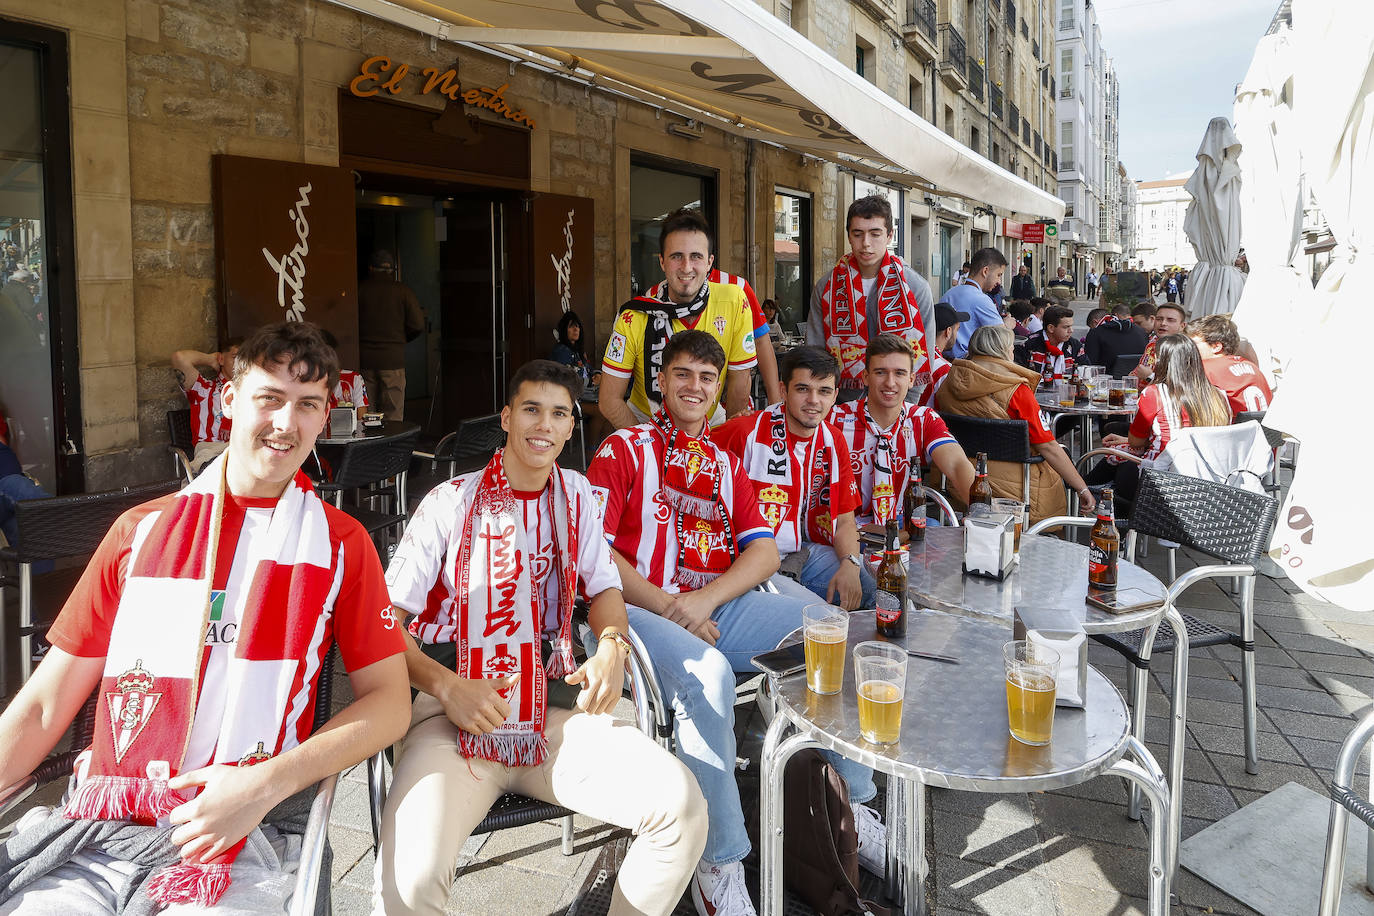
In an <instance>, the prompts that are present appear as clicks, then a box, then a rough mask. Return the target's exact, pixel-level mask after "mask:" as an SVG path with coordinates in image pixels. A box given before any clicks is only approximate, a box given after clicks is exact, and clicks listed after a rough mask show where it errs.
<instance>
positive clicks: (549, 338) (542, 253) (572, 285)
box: [530, 194, 601, 363]
mask: <svg viewBox="0 0 1374 916" xmlns="http://www.w3.org/2000/svg"><path fill="white" fill-rule="evenodd" d="M530 217H531V219H530V226H531V227H532V235H533V237H532V239H531V243H532V245H531V247H532V258H533V262H532V264H531V270H530V274H531V276H532V277H533V280H534V341H535V348H534V349H535V352H536V353H538V354H539V355H540V356H544V355H546V354H547V351H548V349H549V348H550V347H552V346H553V341H554V336H553V334H554V329H555V328H557V326H558V322H559V320H560V319H561V318H562V317H563V313H564V312H568V311H573V312H577V317H578V318H580V319H581V320H582V335H583V342H582V350H583V352H585V353H586V354H587V356H588V358H589V359H591V361H592V362H593V363H596V362H597V360H599V359H600V357H601V352H600V351H599V350H597V349H596V342H595V341H594V340H593V339H592V331H593V329H594V327H595V325H596V263H595V260H594V259H595V257H596V222H595V218H596V209H595V203H594V201H592V200H590V199H588V198H585V197H568V196H565V195H562V194H538V195H535V197H534V198H533V200H532V201H531V208H530Z"/></svg>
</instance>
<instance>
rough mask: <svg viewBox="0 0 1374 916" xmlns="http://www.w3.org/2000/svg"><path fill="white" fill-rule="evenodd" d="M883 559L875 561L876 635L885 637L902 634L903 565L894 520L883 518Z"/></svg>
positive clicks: (904, 620) (904, 570)
mask: <svg viewBox="0 0 1374 916" xmlns="http://www.w3.org/2000/svg"><path fill="white" fill-rule="evenodd" d="M884 534H885V538H884V549H883V561H882V562H881V563H879V564H878V635H879V636H886V637H888V638H889V639H895V638H897V637H901V636H905V635H906V567H904V566H903V565H902V545H901V540H900V538H899V537H898V534H897V520H896V519H895V518H893V519H888V520H887V526H886V531H885V532H884Z"/></svg>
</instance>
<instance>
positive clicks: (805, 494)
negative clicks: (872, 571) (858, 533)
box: [744, 404, 840, 553]
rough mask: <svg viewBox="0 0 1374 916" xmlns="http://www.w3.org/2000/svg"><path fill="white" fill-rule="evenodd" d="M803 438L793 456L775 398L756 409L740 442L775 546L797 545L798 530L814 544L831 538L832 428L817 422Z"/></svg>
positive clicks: (835, 467) (835, 453)
mask: <svg viewBox="0 0 1374 916" xmlns="http://www.w3.org/2000/svg"><path fill="white" fill-rule="evenodd" d="M805 442H806V451H805V453H804V455H803V457H802V460H801V461H798V460H797V458H796V455H795V453H794V452H793V450H792V449H791V448H789V447H788V440H787V417H786V416H785V415H784V414H783V408H782V405H781V404H774V405H773V406H772V407H769V408H768V409H767V410H764V411H761V412H760V413H759V415H758V417H757V418H756V419H755V421H754V431H753V433H752V435H750V437H749V440H748V442H747V443H746V446H745V448H746V452H745V461H744V466H745V468H746V469H748V471H749V477H750V478H751V479H752V480H753V481H754V482H755V484H757V486H756V487H755V489H756V490H757V491H758V498H759V508H760V509H761V510H762V512H763V516H764V518H766V519H768V523H769V524H770V525H772V526H773V531H774V533H775V534H777V535H778V549H779V550H781V551H782V552H784V553H790V552H791V551H794V550H798V549H800V547H801V541H802V531H805V535H806V540H807V541H810V542H811V543H813V544H832V543H834V536H835V529H834V524H835V520H834V517H833V516H832V515H831V512H830V491H831V488H832V487H837V486H839V481H840V465H839V453H840V450H839V448H837V447H836V444H835V431H834V429H832V428H831V426H830V424H829V423H822V424H821V425H820V426H819V427H818V428H817V429H816V432H815V434H814V435H813V436H812V437H811V438H810V439H807V440H805ZM794 497H799V499H796V501H797V502H798V505H797V506H795V507H793V506H791V505H790V503H792V502H793V500H794ZM803 525H804V526H805V527H804V528H803ZM784 527H785V528H786V530H785V531H784Z"/></svg>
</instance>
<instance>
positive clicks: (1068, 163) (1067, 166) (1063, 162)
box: [1054, 159, 1073, 172]
mask: <svg viewBox="0 0 1374 916" xmlns="http://www.w3.org/2000/svg"><path fill="white" fill-rule="evenodd" d="M1054 168H1055V170H1056V171H1060V172H1071V171H1073V160H1072V159H1060V160H1059V161H1058V162H1056V163H1055V166H1054Z"/></svg>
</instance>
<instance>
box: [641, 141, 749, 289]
mask: <svg viewBox="0 0 1374 916" xmlns="http://www.w3.org/2000/svg"><path fill="white" fill-rule="evenodd" d="M716 187H717V178H716V172H715V170H714V169H704V168H699V167H697V166H694V165H692V164H691V163H688V162H679V161H676V160H672V159H663V158H659V157H657V156H648V155H641V154H636V155H634V156H632V157H631V158H630V293H631V295H635V296H637V295H639V294H640V293H642V292H644V291H645V290H647V289H649V287H651V286H653V285H654V284H655V283H657V282H658V281H659V280H662V279H663V268H662V267H660V266H659V261H658V258H659V255H660V254H661V253H662V252H661V247H660V245H659V225H660V223H661V222H662V220H663V218H664V217H665V216H667V215H668V214H669V213H672V212H673V211H674V210H676V209H678V208H680V207H696V208H697V209H699V210H701V212H702V214H703V215H705V217H706V222H707V223H709V224H710V226H711V230H712V239H713V241H714V239H715V235H716V227H717V226H718V224H719V223H718V220H717V213H716V199H717V198H716ZM716 256H717V258H719V252H717V254H716ZM716 266H717V267H719V268H721V269H722V270H726V271H730V268H731V267H732V266H734V267H737V268H738V267H739V265H729V264H720V263H717V265H716ZM731 272H738V271H731Z"/></svg>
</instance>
